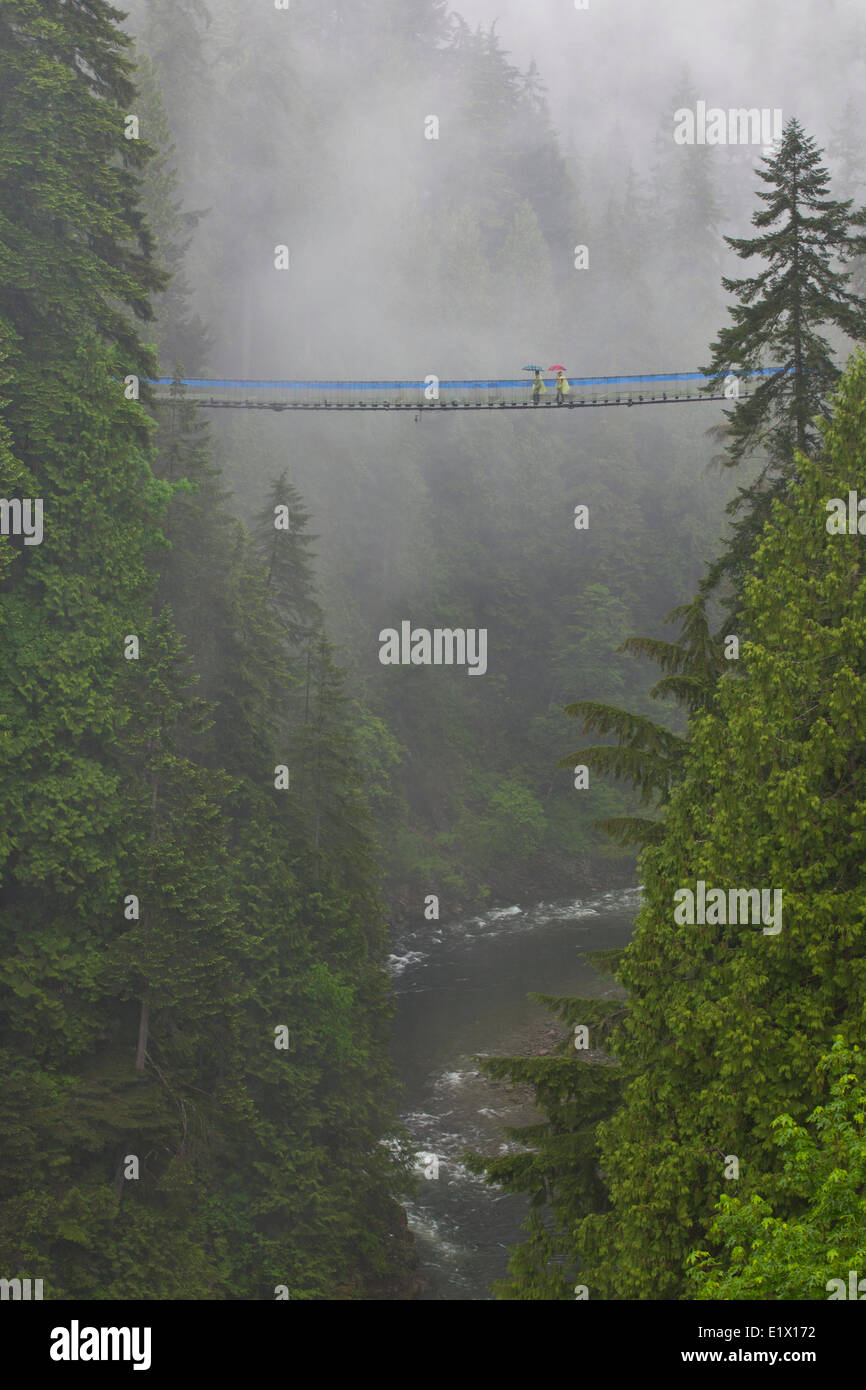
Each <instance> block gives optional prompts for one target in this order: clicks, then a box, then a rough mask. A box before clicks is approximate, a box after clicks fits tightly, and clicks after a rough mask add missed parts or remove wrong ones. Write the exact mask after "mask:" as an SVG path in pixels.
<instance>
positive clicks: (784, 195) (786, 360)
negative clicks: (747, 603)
mask: <svg viewBox="0 0 866 1390" xmlns="http://www.w3.org/2000/svg"><path fill="white" fill-rule="evenodd" d="M763 163H764V164H765V165H766V167H765V168H763V169H761V168H759V169H757V170H756V173H757V175H758V177H759V178H760V179H761V180H762V182H763V183H764V184H765V185H766V186H767V191H766V192H760V191H759V192H758V197H759V198H760V199H761V201H762V203H764V204H765V206H764V207H763V208H761V209H760V210H759V211H757V212H755V213H754V214H753V216H752V222H753V225H754V226H755V227H756V228H757V229H758V235H756V236H754V237H728V236H726V237H725V241H726V242H727V244H728V246H730V247H731V249H732V250H733V251H735V252H736V254H737V255H738V256H739V257H740V258H741V259H744V260H750V259H752V258H753V257H758V258H760V259H761V260H763V261H766V262H767V265H766V268H765V269H763V270H760V271H759V272H758V273H757V274H756V275H753V276H750V277H748V278H746V279H743V280H734V279H731V278H727V277H725V278H723V280H722V284H723V285H724V287H725V289H726V290H728V291H729V292H730V293H732V294H734V295H736V298H737V300H738V302H737V303H736V304H734V305H733V306H731V307H730V309H729V313H730V315H731V318H732V319H733V323H732V324H731V325H730V326H729V327H727V328H722V329H721V330H720V332H719V336H718V339H717V341H716V342H714V343H713V344H712V353H713V355H712V360H711V362H710V365H709V366H708V367H707V368H705V369H704V370H705V371H706V372H707V374H708V375H710V376H711V378H712V379H711V381H710V382H708V384H707V386H706V388H705V389H706V390H708V391H718V390H719V389H720V387H721V385H722V384H723V383H724V381H725V379H726V378H727V377H728V376H729V375H730V374H733V375H737V374H743V375H745V374H747V373H750V372H753V371H755V370H757V369H766V368H769V367H773V368H774V369H775V370H773V371H772V372H771V373H770V375H768V376H765V377H757V378H753V379H751V380H750V381H749V382H748V387H749V394H748V396H747V397H745V398H744V399H743V400H741V401H738V403H737V405H736V406H735V408H734V409H733V410H731V411H726V416H727V420H728V429H727V432H726V438H727V450H726V462H727V463H728V464H729V466H731V467H734V466H736V465H737V464H739V463H741V462H742V460H743V459H744V457H746V456H747V455H748V454H749V453H752V452H754V451H756V450H759V451H760V452H761V454H762V456H763V460H764V462H763V466H762V469H761V472H760V474H759V477H758V479H757V481H756V482H755V483H753V484H752V485H751V486H750V487H747V488H744V489H742V488H741V489H740V490H739V492H738V495H737V497H736V498H735V499H734V501H733V502H732V503H731V505H730V507H729V510H730V511H731V512H732V513H734V514H736V513H737V512H739V511H741V510H743V509H744V508H745V509H746V511H745V515H744V516H743V518H742V519H741V520H740V522H739V523H738V524H737V525H736V526H735V529H734V533H733V535H732V537H731V540H730V542H729V545H728V547H727V549H726V551H725V553H724V554H723V556H722V557H721V559H720V560H719V561H717V562H716V564H715V565H714V566H713V568H712V570H711V572H710V575H709V576H708V582H709V583H711V584H714V583H718V581H719V579H720V578H721V576H722V575H723V574H725V575H727V576H728V577H729V578H730V580H731V581H732V583H733V586H734V590H735V592H736V593H739V590H740V588H741V586H742V582H743V573H744V566H745V564H746V563H747V557H748V555H749V554H750V553H751V551H752V550H753V549H754V543H755V538H756V536H757V535H758V533H759V532H760V529H761V526H762V525H763V523H764V521H765V520H766V518H767V515H768V508H769V503H770V501H771V499H772V498H773V497H774V496H778V495H779V494H780V492H781V490H782V489H783V488H784V487H785V486H786V485H788V484H790V483H791V482H795V481H796V477H797V472H796V466H795V463H794V451H795V449H798V450H800V451H805V450H809V449H811V448H812V447H814V445H815V443H816V441H817V438H818V436H817V432H816V431H817V425H816V421H817V418H818V417H819V416H820V415H826V413H827V409H828V404H827V403H828V398H829V395H830V392H831V391H832V389H833V387H834V386H835V384H836V383H837V381H838V380H839V375H840V369H839V367H838V365H837V363H836V360H835V356H834V352H833V348H832V347H831V344H830V342H829V341H828V339H827V337H826V336H825V333H826V330H827V329H828V328H831V329H836V330H838V331H839V332H841V333H842V334H844V335H847V337H848V338H849V339H854V340H858V341H859V340H862V339H863V338H864V337H866V300H864V299H862V298H861V297H860V296H859V295H857V294H855V293H854V292H853V291H852V290H851V289H850V287H849V283H848V282H849V280H850V272H849V271H847V270H845V268H844V267H845V266H846V264H847V263H848V262H850V261H851V260H852V258H853V257H854V256H856V255H857V254H859V253H862V252H863V250H864V248H866V237H864V235H863V234H862V233H861V232H858V231H857V228H859V227H863V226H866V208H861V209H860V210H859V211H857V212H854V211H852V209H853V206H854V205H853V202H852V201H851V200H850V199H849V200H846V201H837V200H834V199H833V198H831V197H830V196H829V184H830V180H829V175H828V173H827V170H826V169H825V168H824V167H823V165H822V164H821V151H820V150H819V149H818V147H817V145H816V144H815V141H814V140H813V139H812V138H811V137H809V136H807V135H806V133H805V131H804V130H803V127H802V126H801V125H800V123H799V122H798V121H797V120H796V119H794V118H793V117H792V119H791V120H790V121H789V122H788V124H787V126H786V127H785V131H784V134H783V137H782V140H781V142H780V144H779V147H778V150H777V151H776V152H775V154H774V155H773V156H771V157H769V158H767V159H765V160H764V161H763Z"/></svg>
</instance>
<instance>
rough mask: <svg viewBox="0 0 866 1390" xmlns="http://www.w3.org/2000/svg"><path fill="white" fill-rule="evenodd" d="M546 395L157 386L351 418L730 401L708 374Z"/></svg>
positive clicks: (392, 387) (420, 388)
mask: <svg viewBox="0 0 866 1390" xmlns="http://www.w3.org/2000/svg"><path fill="white" fill-rule="evenodd" d="M777 371H778V368H775V367H764V368H760V369H758V370H756V371H753V372H750V373H748V374H745V375H744V376H743V377H742V378H740V379H739V381H738V384H737V398H739V399H742V398H744V397H746V396H748V394H749V391H748V381H749V379H750V378H752V377H761V376H768V375H772V374H774V373H776V372H777ZM543 380H544V383H545V387H546V391H545V393H544V394H542V395H541V396H540V398H539V399H538V400H537V401H536V400H534V399H533V390H532V380H531V379H527V378H524V377H519V378H514V379H503V380H481V379H478V380H460V381H454V380H448V379H442V380H439V379H438V378H437V377H435V376H428V377H425V378H424V379H423V380H416V381H259V380H252V381H238V380H221V379H218V378H209V377H189V378H181V379H180V381H179V383H175V382H174V381H173V379H172V378H171V377H160V378H158V379H157V380H155V381H151V382H150V383H149V385H150V386H151V387H152V388H153V391H154V395H155V397H156V399H157V400H158V401H163V400H165V399H167V398H169V397H170V396H171V393H172V387H173V386H175V388H176V387H177V385H179V386H180V387H181V388H182V389H183V394H184V397H185V399H186V400H189V401H190V402H194V403H195V404H196V405H199V406H203V407H206V408H212V409H235V410H348V411H352V410H354V411H371V410H384V411H390V410H395V411H400V410H411V411H415V412H416V413H417V412H419V411H423V412H425V413H427V412H429V411H435V410H563V409H565V410H573V409H575V408H581V407H584V408H585V407H589V408H592V407H598V406H613V405H625V406H631V405H661V404H674V403H677V402H679V403H683V402H687V401H693V402H697V401H711V400H725V399H730V398H731V396H730V393H728V394H727V395H726V393H725V391H724V390H719V391H718V392H717V393H715V392H713V393H711V392H704V391H702V390H701V389H700V388H701V387H702V386H706V385H707V383H708V381H709V378H708V377H706V376H704V374H703V373H702V372H668V373H653V374H647V375H643V376H587V377H569V378H568V385H569V390H568V392H567V393H566V394H564V395H563V396H558V395H557V392H556V379H555V377H551V376H548V377H545V378H543Z"/></svg>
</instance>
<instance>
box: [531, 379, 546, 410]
mask: <svg viewBox="0 0 866 1390" xmlns="http://www.w3.org/2000/svg"><path fill="white" fill-rule="evenodd" d="M546 395H547V387H546V386H545V384H544V381H543V380H542V376H541V372H536V373H535V380H534V381H533V383H532V404H533V405H538V402H539V401H540V400H541V397H542V396H546Z"/></svg>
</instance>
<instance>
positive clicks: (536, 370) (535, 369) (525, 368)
mask: <svg viewBox="0 0 866 1390" xmlns="http://www.w3.org/2000/svg"><path fill="white" fill-rule="evenodd" d="M543 370H544V368H543V367H522V368H521V371H524V372H541V371H543Z"/></svg>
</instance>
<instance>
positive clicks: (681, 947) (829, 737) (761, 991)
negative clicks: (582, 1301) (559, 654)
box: [577, 354, 866, 1298]
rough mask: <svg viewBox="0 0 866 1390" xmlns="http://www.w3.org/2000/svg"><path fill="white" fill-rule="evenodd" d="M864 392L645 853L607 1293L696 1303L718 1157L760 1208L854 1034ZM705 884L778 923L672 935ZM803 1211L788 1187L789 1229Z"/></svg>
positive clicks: (766, 566)
mask: <svg viewBox="0 0 866 1390" xmlns="http://www.w3.org/2000/svg"><path fill="white" fill-rule="evenodd" d="M864 401H866V359H864V357H863V355H862V354H860V355H858V356H857V357H855V359H854V360H853V362H852V364H851V366H850V368H849V370H848V372H847V374H846V376H845V378H844V380H843V386H842V389H841V391H840V393H839V395H838V396H837V397H836V398H835V400H834V414H833V418H832V420H831V421H830V422H829V423H826V424H825V425H824V427H823V439H824V447H823V450H822V453H821V455H820V457H819V458H818V459H817V460H810V459H808V458H807V457H806V456H804V455H801V456H800V457H799V459H798V468H799V472H800V478H801V482H800V487H799V489H798V490H797V492H796V493H795V494H792V495H791V496H790V497H789V498H788V499H786V500H785V501H784V502H777V503H776V504H775V505H774V510H773V519H772V522H771V524H769V525H768V526H767V527H766V528H765V531H764V533H763V536H762V540H761V544H760V546H759V549H758V551H757V553H756V556H755V560H754V567H755V574H754V576H753V578H752V579H750V580H749V581H748V583H747V585H746V592H745V598H744V607H745V613H746V617H747V621H748V627H749V632H750V633H751V639H750V641H749V642H748V643H747V644H745V646H744V649H743V652H742V657H741V664H742V667H743V671H742V673H741V676H740V677H739V678H738V679H724V680H722V681H721V682H720V686H719V695H718V703H717V705H716V707H715V708H714V709H713V710H712V711H708V712H704V713H703V714H701V715H699V716H697V717H696V718H695V720H694V721H693V733H692V738H691V739H690V742H689V747H688V752H687V755H686V760H685V765H684V776H683V778H682V779H681V781H680V782H679V783H678V785H677V786H676V787H675V789H674V791H673V793H672V795H671V800H670V804H669V807H668V812H667V816H666V818H665V823H664V835H663V837H662V839H661V841H660V843H659V844H658V845H654V846H652V847H651V848H649V849H647V850H646V851H645V852H644V854H643V857H642V861H641V867H642V872H643V876H644V883H645V889H644V892H645V905H644V907H643V908H642V911H641V913H640V916H639V918H638V923H637V929H636V933H635V937H634V941H633V943H632V945H631V946H630V947H629V949H628V951H627V952H626V954H625V957H624V962H623V966H622V969H621V970H620V972H619V975H618V978H619V980H620V982H621V983H622V984H623V985H624V986H625V988H627V989H628V991H629V995H630V1011H629V1016H628V1018H627V1020H625V1022H624V1023H623V1025H622V1027H621V1028H619V1029H618V1030H617V1033H616V1036H615V1039H614V1042H613V1050H614V1054H615V1055H616V1057H617V1058H618V1059H619V1060H620V1062H621V1064H622V1067H623V1072H624V1076H625V1080H626V1091H625V1097H624V1102H623V1105H622V1108H621V1109H620V1110H619V1111H618V1112H617V1114H616V1115H615V1116H613V1118H612V1119H611V1120H610V1121H608V1122H607V1123H606V1124H605V1125H604V1126H603V1127H602V1130H601V1134H600V1141H601V1164H602V1167H603V1169H604V1171H605V1173H606V1175H607V1180H608V1184H609V1192H610V1200H611V1202H612V1208H613V1209H612V1212H610V1213H608V1214H602V1215H598V1216H589V1217H588V1218H587V1219H586V1220H585V1221H584V1222H583V1224H582V1226H581V1228H580V1230H579V1231H578V1234H577V1244H578V1248H579V1249H580V1250H581V1251H582V1252H583V1254H584V1257H585V1259H586V1262H587V1266H588V1268H587V1272H586V1282H588V1283H590V1285H591V1287H592V1288H593V1289H595V1290H596V1291H597V1293H598V1294H599V1295H600V1296H602V1297H619V1298H671V1297H678V1296H681V1295H682V1294H683V1292H684V1285H683V1273H682V1270H683V1261H684V1259H685V1256H686V1254H687V1252H688V1250H689V1249H690V1248H691V1247H692V1246H693V1245H694V1244H695V1241H696V1240H698V1239H700V1232H701V1230H702V1229H703V1228H704V1227H705V1226H706V1225H707V1224H708V1223H709V1220H710V1212H711V1204H712V1202H713V1201H714V1200H715V1194H716V1193H717V1192H718V1187H719V1179H720V1176H721V1172H722V1167H723V1161H724V1156H725V1155H727V1154H735V1155H737V1156H738V1158H739V1162H740V1173H741V1177H740V1179H739V1183H740V1185H739V1188H738V1193H739V1195H740V1196H741V1198H742V1201H743V1203H744V1205H748V1203H749V1201H750V1200H751V1197H752V1195H753V1194H755V1193H758V1195H762V1193H763V1191H765V1190H766V1187H765V1185H766V1183H767V1181H768V1180H770V1181H771V1182H772V1181H773V1180H774V1176H775V1175H776V1174H777V1173H778V1169H779V1159H778V1150H777V1148H776V1147H775V1146H774V1145H773V1142H772V1122H773V1120H774V1118H775V1117H776V1116H777V1115H779V1114H780V1113H786V1114H788V1115H790V1117H791V1119H792V1121H793V1123H794V1124H799V1123H801V1122H802V1120H803V1119H804V1118H805V1116H806V1115H807V1114H808V1113H809V1111H810V1110H811V1109H812V1108H813V1107H814V1105H815V1103H816V1102H817V1101H818V1099H819V1093H818V1089H817V1083H816V1079H815V1066H816V1063H817V1060H818V1058H819V1057H820V1055H821V1054H822V1051H824V1050H826V1048H827V1047H828V1046H829V1044H830V1040H831V1038H832V1036H833V1034H834V1032H836V1031H838V1030H839V1029H840V1028H843V1029H844V1030H845V1031H846V1033H847V1035H848V1036H850V1037H851V1039H852V1042H853V1041H854V1039H855V1038H856V1035H857V1030H858V1028H859V1026H860V1020H861V1018H862V1010H863V1007H864V1000H866V994H864V990H866V971H864V956H863V948H862V923H863V914H864V901H863V890H862V883H861V874H860V867H859V866H860V863H861V860H862V853H863V846H862V844H861V840H862V813H861V808H862V804H863V800H864V794H866V789H864V786H863V776H862V769H861V768H860V765H859V763H858V760H857V758H856V754H855V750H856V749H857V748H858V747H859V746H860V744H861V742H862V738H863V734H864V730H863V727H862V725H863V710H862V701H860V700H859V698H858V696H857V694H856V691H858V690H859V688H860V683H861V681H862V678H863V664H864V659H866V658H864V653H866V588H864V585H863V582H862V575H861V570H860V565H859V561H858V559H857V552H856V546H857V538H856V537H851V538H848V537H844V536H841V537H840V536H831V535H828V533H827V531H826V528H825V520H826V515H827V514H826V510H825V506H824V503H825V501H826V499H827V497H828V496H834V495H840V494H841V495H843V496H844V495H845V493H846V490H847V489H848V488H849V487H857V488H862V487H863V485H864V482H866V479H864V476H863V462H862V459H863V413H864ZM697 879H703V880H704V881H705V882H706V883H707V884H708V885H711V886H716V885H718V886H722V887H728V886H740V885H748V886H761V887H769V886H772V887H774V888H780V889H781V890H782V892H783V903H784V921H783V926H782V930H781V932H780V933H779V934H777V935H772V936H767V935H764V933H763V931H762V930H756V929H755V928H754V927H748V926H743V925H740V926H736V925H730V924H729V925H728V926H714V925H710V924H707V925H703V926H701V925H697V926H694V927H691V926H687V925H677V924H676V923H675V922H674V920H673V906H674V897H673V895H674V893H675V891H676V890H677V889H679V888H680V887H683V886H688V885H690V884H691V885H694V883H695V881H696V880H697ZM797 1209H798V1208H797V1205H796V1201H795V1200H794V1197H793V1194H792V1193H790V1192H788V1193H785V1192H784V1191H782V1192H780V1195H779V1199H778V1206H777V1211H776V1214H777V1215H778V1216H779V1218H780V1219H781V1220H783V1221H784V1220H789V1221H790V1220H791V1219H792V1217H793V1216H794V1215H796V1212H797Z"/></svg>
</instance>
